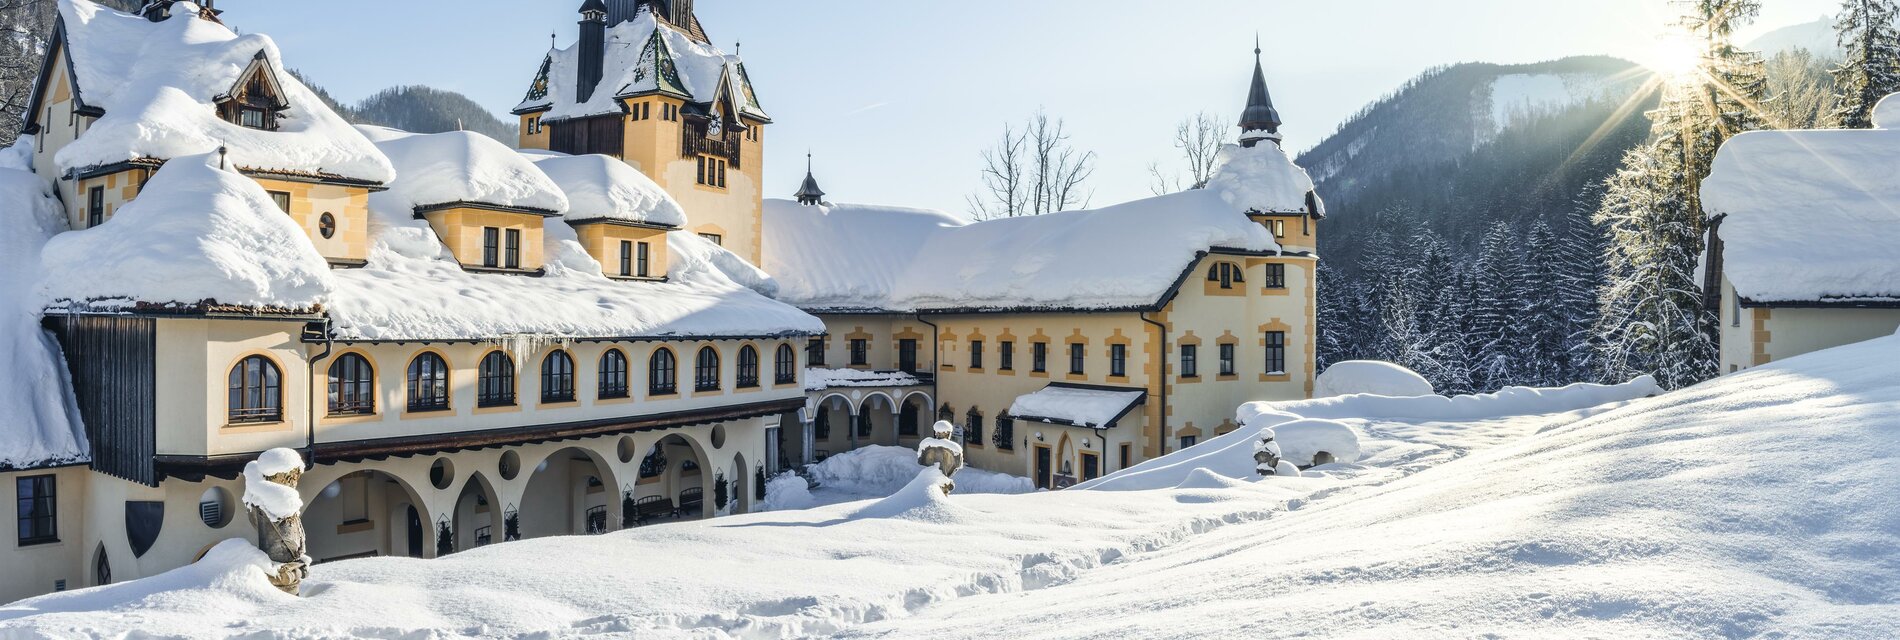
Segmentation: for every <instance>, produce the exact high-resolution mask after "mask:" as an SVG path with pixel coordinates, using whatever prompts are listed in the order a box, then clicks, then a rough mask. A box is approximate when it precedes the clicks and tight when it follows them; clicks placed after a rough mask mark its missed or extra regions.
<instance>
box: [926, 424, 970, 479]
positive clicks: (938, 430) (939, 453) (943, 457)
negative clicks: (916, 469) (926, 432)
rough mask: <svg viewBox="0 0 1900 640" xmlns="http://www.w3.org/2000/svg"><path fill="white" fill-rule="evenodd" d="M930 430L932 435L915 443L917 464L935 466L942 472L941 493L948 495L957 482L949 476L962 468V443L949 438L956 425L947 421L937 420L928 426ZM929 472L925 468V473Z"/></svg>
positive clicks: (937, 470)
mask: <svg viewBox="0 0 1900 640" xmlns="http://www.w3.org/2000/svg"><path fill="white" fill-rule="evenodd" d="M930 431H931V433H932V435H933V437H929V438H924V439H923V440H922V441H920V442H918V443H917V464H921V465H924V466H926V467H930V466H934V467H936V469H935V470H936V472H938V473H941V474H943V483H942V485H941V487H942V489H943V493H944V495H950V492H951V491H955V490H956V488H957V483H956V482H955V481H953V480H951V479H950V478H951V476H954V475H956V474H957V470H959V469H962V468H963V445H960V444H957V443H956V441H955V440H952V439H951V434H952V433H954V432H955V431H956V426H955V425H952V424H950V423H949V422H946V421H943V420H938V421H937V424H934V425H931V426H930ZM929 472H930V470H928V469H927V470H925V473H929Z"/></svg>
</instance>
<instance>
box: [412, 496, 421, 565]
mask: <svg viewBox="0 0 1900 640" xmlns="http://www.w3.org/2000/svg"><path fill="white" fill-rule="evenodd" d="M409 557H411V558H420V557H422V514H420V513H416V508H415V507H413V506H412V507H409Z"/></svg>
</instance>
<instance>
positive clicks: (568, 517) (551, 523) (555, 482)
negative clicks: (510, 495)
mask: <svg viewBox="0 0 1900 640" xmlns="http://www.w3.org/2000/svg"><path fill="white" fill-rule="evenodd" d="M619 486H620V484H619V483H618V482H616V481H615V480H614V477H613V469H612V468H611V467H609V466H608V465H607V461H606V460H602V459H600V457H599V456H598V455H596V454H595V453H594V452H592V451H589V450H587V449H581V448H578V447H569V448H566V449H562V450H560V451H556V452H554V453H553V454H551V455H549V456H548V457H547V458H545V459H543V460H542V461H541V462H540V464H539V465H537V466H536V467H535V468H534V474H533V475H532V476H529V478H528V487H527V490H526V491H524V492H523V493H522V494H521V505H520V509H519V513H518V516H517V517H518V518H519V519H520V528H521V537H523V538H544V537H547V536H566V535H582V534H589V533H606V532H608V531H611V530H613V527H614V526H615V525H616V524H618V523H619V519H618V515H619V514H618V513H617V510H618V509H619V506H620V500H619V491H618V490H616V489H615V488H616V487H619Z"/></svg>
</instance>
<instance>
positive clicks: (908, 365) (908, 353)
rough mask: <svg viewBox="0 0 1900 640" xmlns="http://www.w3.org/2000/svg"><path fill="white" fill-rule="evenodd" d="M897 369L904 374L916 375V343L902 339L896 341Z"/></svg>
mask: <svg viewBox="0 0 1900 640" xmlns="http://www.w3.org/2000/svg"><path fill="white" fill-rule="evenodd" d="M897 369H898V370H899V371H903V372H904V373H917V341H916V340H914V339H911V338H904V339H902V340H898V341H897Z"/></svg>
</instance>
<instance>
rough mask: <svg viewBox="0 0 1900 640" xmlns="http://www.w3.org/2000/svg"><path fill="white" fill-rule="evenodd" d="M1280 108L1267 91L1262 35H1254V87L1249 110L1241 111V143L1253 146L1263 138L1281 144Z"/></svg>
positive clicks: (1251, 89)
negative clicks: (1261, 42) (1261, 52)
mask: <svg viewBox="0 0 1900 640" xmlns="http://www.w3.org/2000/svg"><path fill="white" fill-rule="evenodd" d="M1280 124H1281V122H1280V110H1278V109H1275V108H1273V96H1272V95H1270V94H1268V93H1267V70H1266V66H1265V65H1263V64H1262V63H1261V62H1260V36H1259V34H1255V35H1254V44H1253V87H1252V88H1250V89H1249V90H1248V91H1247V110H1246V111H1242V112H1241V113H1240V144H1241V146H1245V147H1252V146H1254V145H1256V144H1259V143H1260V141H1261V140H1272V141H1273V143H1274V144H1279V143H1280V140H1281V137H1280Z"/></svg>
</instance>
